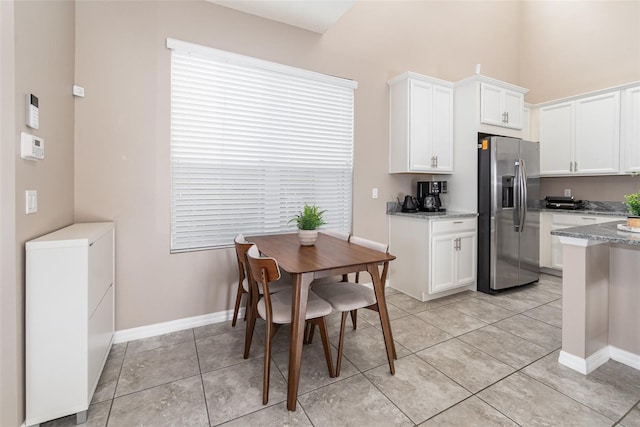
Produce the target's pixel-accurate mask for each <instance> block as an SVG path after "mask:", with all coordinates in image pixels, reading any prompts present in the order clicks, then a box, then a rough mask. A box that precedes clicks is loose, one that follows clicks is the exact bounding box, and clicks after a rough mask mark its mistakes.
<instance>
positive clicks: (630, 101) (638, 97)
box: [620, 86, 640, 172]
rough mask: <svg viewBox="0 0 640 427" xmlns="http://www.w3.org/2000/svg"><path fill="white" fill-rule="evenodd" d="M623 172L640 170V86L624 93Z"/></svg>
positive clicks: (621, 160) (621, 161)
mask: <svg viewBox="0 0 640 427" xmlns="http://www.w3.org/2000/svg"><path fill="white" fill-rule="evenodd" d="M621 142H622V143H621V150H620V152H621V159H620V165H621V167H620V169H621V172H640V86H636V87H632V88H629V89H626V90H625V91H624V92H623V94H622V136H621Z"/></svg>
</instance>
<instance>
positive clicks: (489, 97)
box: [480, 83, 524, 129]
mask: <svg viewBox="0 0 640 427" xmlns="http://www.w3.org/2000/svg"><path fill="white" fill-rule="evenodd" d="M480 102H481V106H480V122H481V123H485V124H488V125H493V126H500V127H505V128H511V129H522V112H523V109H524V94H522V93H520V92H515V91H512V90H509V89H506V88H502V87H499V86H494V85H491V84H488V83H482V84H481V86H480Z"/></svg>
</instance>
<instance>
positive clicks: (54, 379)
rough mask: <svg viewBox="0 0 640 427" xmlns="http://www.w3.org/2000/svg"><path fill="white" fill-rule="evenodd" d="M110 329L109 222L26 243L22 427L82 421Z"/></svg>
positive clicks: (104, 356) (81, 225) (82, 225)
mask: <svg viewBox="0 0 640 427" xmlns="http://www.w3.org/2000/svg"><path fill="white" fill-rule="evenodd" d="M113 333H114V223H112V222H100V223H78V224H73V225H71V226H69V227H66V228H63V229H61V230H58V231H56V232H53V233H50V234H47V235H45V236H42V237H39V238H37V239H35V240H31V241H29V242H27V243H26V335H25V344H26V360H25V370H26V390H25V393H26V411H27V413H26V420H25V425H27V426H31V425H37V424H39V423H41V422H44V421H48V420H51V419H54V418H59V417H62V416H65V415H70V414H74V413H75V414H77V421H78V422H84V421H86V414H87V413H86V411H87V409H88V408H89V404H90V403H91V399H92V397H93V393H94V391H95V389H96V385H97V384H98V379H99V378H100V374H101V372H102V369H103V367H104V364H105V361H106V359H107V356H108V354H109V350H110V349H111V345H112V342H113Z"/></svg>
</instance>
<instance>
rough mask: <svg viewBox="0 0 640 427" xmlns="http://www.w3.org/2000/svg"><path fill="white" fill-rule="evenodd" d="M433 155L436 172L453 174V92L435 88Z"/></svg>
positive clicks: (447, 89)
mask: <svg viewBox="0 0 640 427" xmlns="http://www.w3.org/2000/svg"><path fill="white" fill-rule="evenodd" d="M431 115H432V118H433V121H432V126H433V139H432V154H433V157H434V165H435V170H437V171H438V172H453V90H452V89H451V88H449V87H442V86H433V107H432V110H431Z"/></svg>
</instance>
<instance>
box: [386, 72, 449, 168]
mask: <svg viewBox="0 0 640 427" xmlns="http://www.w3.org/2000/svg"><path fill="white" fill-rule="evenodd" d="M452 171H453V89H452V87H451V84H450V83H447V82H444V81H440V80H437V79H433V78H430V77H427V76H421V75H420V74H416V73H404V74H402V75H401V76H398V77H396V78H395V79H393V80H391V81H389V173H405V172H411V173H415V172H419V173H421V172H427V173H451V172H452Z"/></svg>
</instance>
